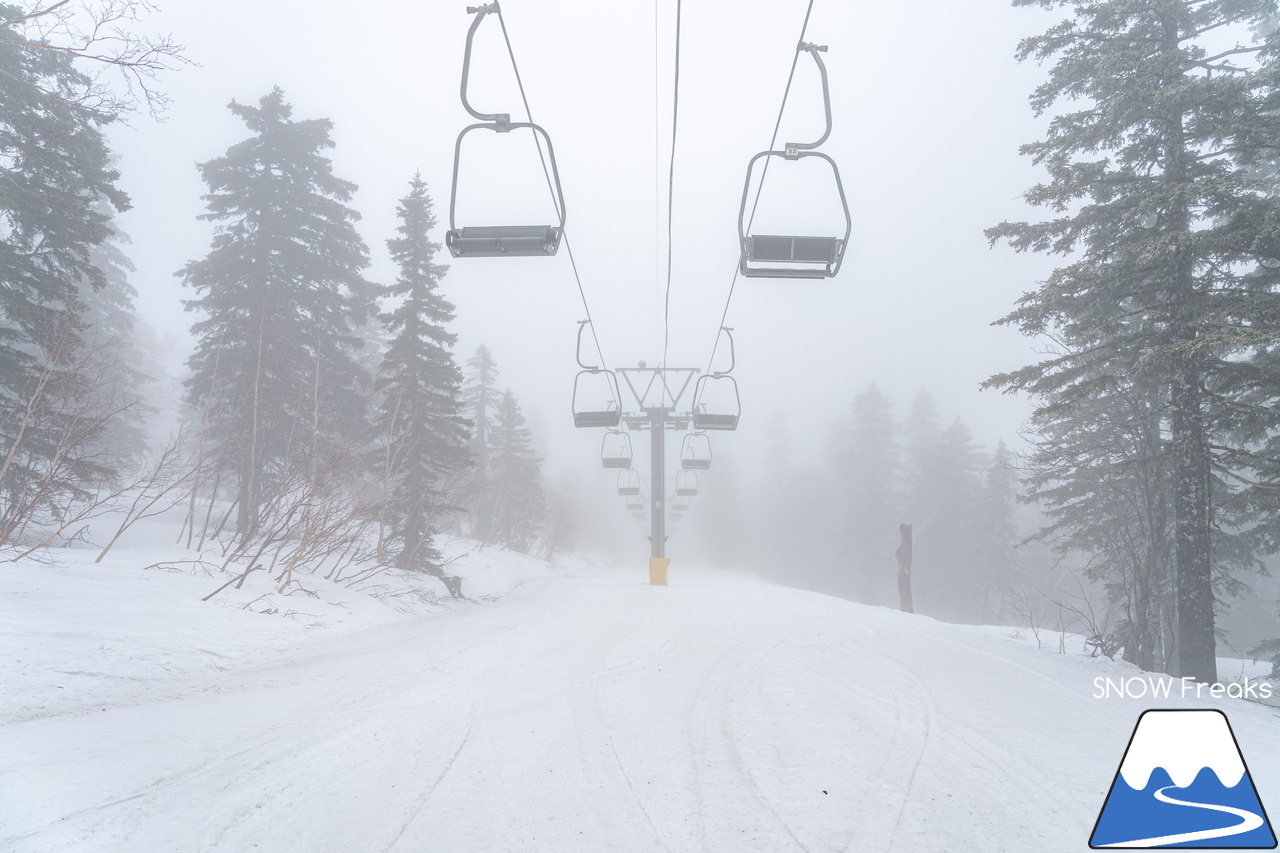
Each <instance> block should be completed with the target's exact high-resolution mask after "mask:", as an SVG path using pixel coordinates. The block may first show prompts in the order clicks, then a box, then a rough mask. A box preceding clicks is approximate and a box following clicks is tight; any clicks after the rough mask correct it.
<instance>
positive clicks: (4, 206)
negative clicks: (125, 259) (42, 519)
mask: <svg viewBox="0 0 1280 853" xmlns="http://www.w3.org/2000/svg"><path fill="white" fill-rule="evenodd" d="M21 15H22V11H21V10H20V9H19V8H18V7H15V6H11V5H7V4H0V21H3V20H11V19H16V18H18V17H20V16H21ZM21 27H22V24H21V23H15V24H12V25H10V26H7V27H0V163H3V170H2V171H3V178H2V179H0V504H2V506H0V541H4V540H5V539H6V538H8V536H9V534H11V533H12V532H13V530H14V528H13V525H12V524H11V523H10V522H13V521H14V520H15V518H16V517H17V516H19V515H23V514H26V516H27V517H28V518H29V517H31V516H32V514H33V513H34V512H36V510H37V508H36V507H33V506H32V504H31V502H32V501H37V502H39V503H40V504H41V505H42V506H44V507H46V508H52V507H53V506H55V505H57V504H58V503H59V502H60V501H62V500H63V499H64V498H66V497H68V496H74V495H76V494H81V493H83V492H84V490H85V489H86V488H88V487H89V486H90V484H92V483H94V482H102V481H103V480H106V479H110V478H111V476H113V473H114V472H113V467H112V465H111V464H110V460H105V459H103V458H101V457H99V456H97V455H96V454H94V453H93V452H91V451H89V450H87V448H88V447H89V446H90V445H92V443H93V442H94V441H98V440H100V437H101V432H102V430H103V429H105V428H106V427H107V425H109V424H110V423H112V422H114V421H115V419H116V415H118V411H117V409H118V408H119V407H120V406H122V405H123V404H122V403H121V402H120V401H119V400H113V401H110V405H112V406H115V407H116V408H115V409H109V410H107V411H92V412H91V411H89V410H88V408H87V407H88V406H89V405H90V404H92V403H95V402H101V401H100V400H98V399H96V398H94V399H90V395H91V394H92V392H93V390H94V382H95V379H94V377H93V376H92V375H91V370H90V367H89V365H87V364H86V358H85V351H84V341H83V331H84V320H83V316H82V315H83V312H84V305H83V303H82V301H81V299H80V287H81V286H82V285H83V286H85V287H87V288H88V289H89V290H90V291H93V290H98V289H101V288H102V287H104V286H105V285H106V278H105V276H104V274H103V272H102V270H101V269H99V268H98V266H97V265H95V263H94V250H95V247H97V246H99V245H100V244H101V243H102V242H103V241H104V240H106V239H107V238H108V236H109V235H110V233H111V224H110V219H111V213H110V208H114V209H115V210H124V209H126V208H127V207H128V198H127V196H126V195H125V194H124V193H123V192H122V191H121V190H120V189H119V188H118V187H117V186H116V180H117V179H118V177H119V176H118V174H117V173H116V171H115V170H114V169H113V168H112V167H111V159H110V155H109V152H108V149H107V145H106V142H105V140H104V138H103V134H102V128H103V126H105V125H106V124H108V123H109V122H110V121H111V120H112V118H113V117H112V116H111V115H110V114H108V113H106V112H102V111H99V110H95V109H92V108H90V107H88V106H85V105H84V104H83V103H81V101H82V100H84V99H85V97H86V95H87V93H88V92H89V90H90V88H91V86H92V81H91V80H90V79H89V78H88V77H86V76H85V75H83V74H81V73H80V72H78V71H77V70H76V69H75V68H74V67H73V64H72V56H71V55H70V54H68V53H66V52H63V51H58V50H53V49H43V48H40V47H38V46H33V45H35V44H36V43H33V42H30V41H28V40H27V39H26V37H25V35H24V33H23V32H22V29H21ZM108 206H109V207H108Z"/></svg>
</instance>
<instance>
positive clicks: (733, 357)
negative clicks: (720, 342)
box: [716, 326, 738, 376]
mask: <svg viewBox="0 0 1280 853" xmlns="http://www.w3.org/2000/svg"><path fill="white" fill-rule="evenodd" d="M720 331H722V332H724V334H725V337H727V338H728V339H729V369H728V370H719V371H716V376H724V375H725V374H728V373H733V368H734V367H736V366H737V364H738V354H737V348H736V347H735V346H734V344H733V329H732V328H730V327H729V326H721V327H720Z"/></svg>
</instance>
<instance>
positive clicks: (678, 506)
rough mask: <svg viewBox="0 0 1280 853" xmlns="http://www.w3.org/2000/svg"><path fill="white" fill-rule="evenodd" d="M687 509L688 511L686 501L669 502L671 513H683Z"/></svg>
mask: <svg viewBox="0 0 1280 853" xmlns="http://www.w3.org/2000/svg"><path fill="white" fill-rule="evenodd" d="M688 509H689V502H688V501H687V500H685V501H680V500H676V501H672V502H671V511H672V512H673V513H677V512H685V511H686V510H688Z"/></svg>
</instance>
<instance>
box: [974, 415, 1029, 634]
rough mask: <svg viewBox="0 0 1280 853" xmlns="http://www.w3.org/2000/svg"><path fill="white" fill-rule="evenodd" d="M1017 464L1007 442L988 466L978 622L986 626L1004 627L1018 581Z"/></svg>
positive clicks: (1000, 444)
mask: <svg viewBox="0 0 1280 853" xmlns="http://www.w3.org/2000/svg"><path fill="white" fill-rule="evenodd" d="M1015 462H1016V460H1015V459H1014V455H1013V453H1012V451H1010V450H1009V447H1008V445H1006V444H1005V443H1004V441H1003V440H1002V441H999V442H997V443H996V449H995V451H994V452H993V453H992V454H991V464H990V465H988V466H987V472H986V478H985V480H984V482H983V486H982V502H981V505H980V506H979V514H980V519H981V520H980V524H979V528H978V553H977V558H978V561H979V563H978V565H979V567H980V572H981V581H982V588H981V590H980V595H981V607H980V613H979V618H980V620H981V621H982V623H983V624H996V625H999V624H1004V623H1003V622H1002V621H1001V620H1002V618H1003V617H1004V615H1005V606H1004V596H1005V594H1006V593H1007V591H1008V590H1010V589H1011V588H1012V587H1013V586H1014V585H1015V584H1016V583H1017V581H1018V574H1019V572H1018V557H1017V553H1016V551H1015V549H1016V548H1017V546H1018V542H1019V538H1020V537H1019V536H1018V527H1017V521H1016V518H1015V508H1016V505H1017V501H1018V497H1019V495H1020V494H1021V485H1020V480H1019V475H1018V471H1017V468H1016V467H1015Z"/></svg>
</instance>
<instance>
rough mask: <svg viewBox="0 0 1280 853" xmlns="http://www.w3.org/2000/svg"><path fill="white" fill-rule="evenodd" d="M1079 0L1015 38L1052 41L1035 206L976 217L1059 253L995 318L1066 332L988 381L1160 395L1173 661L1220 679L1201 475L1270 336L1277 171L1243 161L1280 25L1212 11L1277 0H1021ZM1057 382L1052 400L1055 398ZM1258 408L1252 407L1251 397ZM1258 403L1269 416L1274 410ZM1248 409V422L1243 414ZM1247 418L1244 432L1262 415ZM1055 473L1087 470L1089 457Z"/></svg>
mask: <svg viewBox="0 0 1280 853" xmlns="http://www.w3.org/2000/svg"><path fill="white" fill-rule="evenodd" d="M1014 5H1018V6H1040V7H1042V8H1046V9H1056V8H1064V9H1066V10H1068V11H1069V12H1070V13H1071V14H1072V17H1070V18H1068V19H1066V20H1064V21H1062V22H1061V23H1059V24H1058V25H1056V26H1054V27H1052V28H1051V29H1050V30H1048V31H1047V32H1046V33H1045V34H1043V35H1041V36H1036V37H1032V38H1028V39H1024V40H1023V41H1022V42H1021V44H1020V46H1019V49H1018V56H1019V59H1024V60H1025V59H1028V58H1034V59H1035V60H1037V61H1045V60H1052V61H1053V65H1052V67H1051V69H1050V71H1049V77H1048V80H1047V81H1046V82H1045V83H1043V84H1042V85H1041V86H1039V87H1038V88H1037V89H1036V91H1035V92H1034V94H1033V95H1032V98H1031V103H1032V106H1033V108H1034V109H1035V111H1036V113H1037V114H1044V113H1046V112H1048V111H1049V110H1050V109H1052V108H1054V107H1057V106H1059V105H1063V106H1067V105H1069V106H1070V108H1071V110H1070V111H1064V112H1061V113H1060V114H1058V115H1055V116H1054V118H1053V120H1052V122H1051V124H1050V126H1049V130H1048V132H1047V133H1046V135H1045V138H1044V139H1042V140H1040V141H1038V142H1035V143H1032V144H1029V145H1026V146H1024V147H1023V153H1024V154H1026V155H1028V156H1030V157H1031V158H1032V160H1033V161H1034V162H1035V163H1037V164H1039V165H1042V166H1044V167H1045V168H1046V169H1047V170H1048V173H1049V180H1048V182H1047V183H1043V184H1040V185H1037V186H1035V187H1033V188H1032V189H1031V190H1030V191H1029V192H1028V193H1027V196H1026V198H1027V201H1028V202H1029V203H1030V204H1032V205H1035V206H1043V207H1047V208H1049V209H1050V210H1051V211H1053V212H1054V214H1055V217H1054V218H1052V219H1050V220H1048V221H1046V222H1041V223H1025V222H1021V223H1010V222H1006V223H1003V224H1001V225H1000V226H997V227H995V228H993V229H991V230H990V231H988V236H989V237H991V239H992V240H1007V241H1008V242H1009V243H1010V244H1011V245H1012V246H1013V247H1014V248H1016V249H1018V250H1020V251H1038V252H1047V253H1057V254H1062V255H1069V256H1070V262H1069V263H1068V264H1067V265H1065V266H1063V267H1061V268H1059V269H1058V270H1056V271H1055V272H1054V273H1053V274H1052V275H1051V276H1050V277H1049V279H1047V280H1046V281H1045V282H1043V283H1042V284H1041V285H1040V287H1039V288H1038V289H1037V290H1035V291H1034V292H1031V293H1028V294H1027V295H1026V296H1024V297H1023V299H1022V300H1021V301H1020V302H1019V306H1018V308H1017V310H1015V311H1014V312H1013V313H1011V314H1010V315H1008V316H1007V317H1005V318H1004V319H1003V321H1002V322H1004V323H1007V324H1011V325H1016V326H1017V327H1019V328H1020V329H1022V330H1023V331H1024V332H1025V333H1027V334H1029V335H1046V336H1049V337H1050V338H1051V339H1052V340H1054V341H1056V342H1058V344H1059V346H1060V351H1059V352H1058V353H1056V354H1055V355H1054V356H1053V357H1052V358H1049V359H1046V360H1044V361H1042V362H1040V363H1038V364H1035V365H1032V366H1030V367H1028V368H1025V369H1024V370H1021V371H1017V372H1015V373H1012V374H1008V375H1004V376H999V377H995V378H994V379H993V380H992V382H993V384H997V385H1001V386H1004V387H1006V388H1009V389H1025V390H1028V391H1031V392H1032V393H1033V394H1036V395H1038V396H1039V397H1040V399H1041V400H1042V403H1041V407H1040V410H1039V412H1040V413H1041V414H1042V415H1043V416H1044V417H1045V418H1060V419H1065V420H1069V419H1071V418H1073V417H1076V412H1077V410H1078V409H1079V408H1080V407H1082V406H1084V405H1086V404H1087V399H1088V393H1087V390H1086V389H1087V386H1088V385H1089V384H1090V383H1092V382H1095V381H1097V380H1098V379H1099V378H1100V377H1107V376H1119V377H1121V380H1122V382H1127V381H1132V380H1136V379H1137V378H1139V377H1142V379H1143V381H1144V382H1146V383H1148V384H1149V387H1153V388H1157V389H1159V393H1161V394H1162V395H1163V397H1164V399H1165V400H1166V401H1167V405H1168V410H1167V411H1168V414H1167V422H1166V428H1167V432H1168V436H1169V448H1168V453H1169V466H1170V467H1169V482H1170V491H1171V493H1172V508H1173V530H1174V543H1173V544H1174V548H1173V553H1174V563H1175V589H1176V599H1177V619H1176V621H1177V643H1176V645H1177V650H1178V661H1177V666H1176V673H1177V674H1180V675H1185V676H1191V677H1194V678H1196V679H1199V680H1202V681H1214V680H1216V675H1217V669H1216V660H1215V635H1214V580H1215V569H1214V566H1213V562H1212V561H1213V559H1214V556H1213V555H1214V547H1213V536H1214V528H1215V524H1216V523H1218V522H1221V521H1222V519H1221V517H1218V518H1215V509H1216V508H1220V507H1221V506H1222V503H1223V501H1224V500H1225V497H1226V496H1225V494H1222V493H1221V491H1220V493H1219V494H1218V495H1217V496H1215V495H1214V494H1212V486H1211V483H1212V480H1213V476H1214V466H1215V464H1219V465H1223V464H1231V463H1232V462H1233V460H1232V459H1231V458H1230V455H1229V454H1224V453H1221V452H1216V451H1215V450H1214V449H1213V448H1214V446H1215V445H1217V446H1226V445H1227V444H1228V443H1229V442H1228V437H1229V436H1231V435H1232V434H1233V433H1235V432H1237V430H1238V429H1239V428H1240V427H1241V425H1242V423H1241V417H1242V405H1241V404H1242V403H1243V402H1244V397H1243V390H1244V389H1247V388H1250V387H1256V385H1257V380H1256V371H1255V370H1254V366H1253V365H1252V364H1251V363H1250V362H1252V361H1254V360H1255V359H1256V357H1257V356H1258V354H1259V353H1260V352H1263V353H1265V352H1266V351H1267V350H1268V349H1269V348H1270V347H1271V346H1272V345H1273V344H1274V342H1275V341H1276V337H1277V336H1276V334H1275V329H1276V318H1277V316H1280V310H1278V306H1277V300H1276V293H1275V290H1276V286H1277V284H1280V272H1277V271H1275V270H1272V269H1269V268H1268V267H1267V266H1264V265H1262V264H1261V263H1260V262H1262V261H1270V260H1272V259H1276V258H1277V257H1280V251H1277V249H1278V244H1277V241H1276V240H1275V239H1274V236H1273V232H1274V226H1273V225H1272V223H1274V222H1275V221H1276V220H1277V216H1278V215H1280V209H1278V206H1277V201H1276V196H1275V193H1274V192H1273V187H1271V186H1268V184H1267V182H1266V181H1264V180H1261V179H1259V178H1258V177H1257V176H1256V174H1254V173H1253V172H1251V171H1250V170H1249V169H1248V168H1247V166H1248V161H1249V160H1250V159H1251V158H1255V157H1257V156H1258V154H1259V152H1260V151H1263V150H1265V151H1268V152H1270V155H1271V156H1274V153H1275V143H1274V140H1275V139H1276V138H1277V126H1276V125H1277V122H1278V121H1280V111H1277V110H1275V109H1274V108H1273V106H1272V105H1271V104H1270V103H1269V101H1270V100H1273V99H1274V98H1275V94H1276V87H1275V80H1274V77H1275V71H1274V58H1275V56H1276V50H1277V48H1278V47H1280V37H1277V35H1276V34H1275V31H1274V30H1271V35H1270V36H1269V37H1268V41H1267V42H1266V43H1260V44H1251V45H1237V46H1235V47H1234V48H1227V49H1217V48H1213V47H1210V46H1208V42H1209V41H1210V40H1211V39H1212V38H1213V36H1214V35H1215V34H1217V33H1220V32H1223V31H1232V30H1235V31H1239V32H1243V31H1245V30H1248V29H1252V30H1253V31H1254V32H1262V31H1267V30H1269V29H1270V23H1271V19H1272V17H1273V16H1274V14H1275V4H1274V3H1273V2H1271V0H1197V2H1188V0H1142V2H1138V0H1014ZM1050 400H1052V402H1050ZM1254 411H1255V413H1256V412H1257V409H1255V410H1254ZM1269 419H1270V422H1271V423H1272V424H1274V423H1275V421H1274V415H1273V413H1272V414H1271V415H1270V418H1269ZM1255 429H1256V428H1255ZM1255 434H1256V432H1255ZM1060 475H1061V477H1062V478H1064V479H1068V480H1069V479H1072V478H1075V477H1077V476H1078V477H1083V478H1086V479H1088V478H1090V477H1092V474H1091V473H1090V472H1089V471H1087V470H1084V469H1067V470H1063V471H1061V472H1060Z"/></svg>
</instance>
